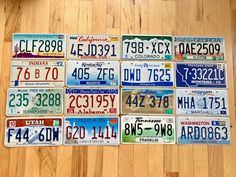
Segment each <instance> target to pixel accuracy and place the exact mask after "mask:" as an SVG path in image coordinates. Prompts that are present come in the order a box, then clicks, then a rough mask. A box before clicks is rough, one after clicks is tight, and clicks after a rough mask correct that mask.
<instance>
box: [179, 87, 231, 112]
mask: <svg viewBox="0 0 236 177" xmlns="http://www.w3.org/2000/svg"><path fill="white" fill-rule="evenodd" d="M176 114H178V115H182V114H191V115H198V114H199V115H221V116H227V115H229V112H228V96H227V90H205V89H204V90H192V89H177V90H176Z"/></svg>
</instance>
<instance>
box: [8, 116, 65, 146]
mask: <svg viewBox="0 0 236 177" xmlns="http://www.w3.org/2000/svg"><path fill="white" fill-rule="evenodd" d="M4 144H5V146H6V147H20V146H59V145H61V144H62V118H52V117H40V118H39V117H30V118H8V119H6V124H5V142H4Z"/></svg>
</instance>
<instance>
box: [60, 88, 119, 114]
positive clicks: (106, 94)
mask: <svg viewBox="0 0 236 177" xmlns="http://www.w3.org/2000/svg"><path fill="white" fill-rule="evenodd" d="M64 108H65V114H67V115H118V114H119V89H79V88H66V89H65V107H64Z"/></svg>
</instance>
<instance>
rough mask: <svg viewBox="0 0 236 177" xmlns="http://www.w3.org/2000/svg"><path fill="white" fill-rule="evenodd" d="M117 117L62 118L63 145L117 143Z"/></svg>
mask: <svg viewBox="0 0 236 177" xmlns="http://www.w3.org/2000/svg"><path fill="white" fill-rule="evenodd" d="M118 144H120V121H119V118H118V117H76V118H74V117H73V118H72V117H70V118H65V120H64V145H70V146H71V145H118Z"/></svg>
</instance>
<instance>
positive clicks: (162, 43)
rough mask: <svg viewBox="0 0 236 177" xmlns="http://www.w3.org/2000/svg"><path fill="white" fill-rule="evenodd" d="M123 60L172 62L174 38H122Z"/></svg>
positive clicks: (128, 36)
mask: <svg viewBox="0 0 236 177" xmlns="http://www.w3.org/2000/svg"><path fill="white" fill-rule="evenodd" d="M122 51H123V55H122V57H123V59H140V60H142V59H145V60H153V59H159V60H160V59H162V60H172V36H142V35H123V36H122Z"/></svg>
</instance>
